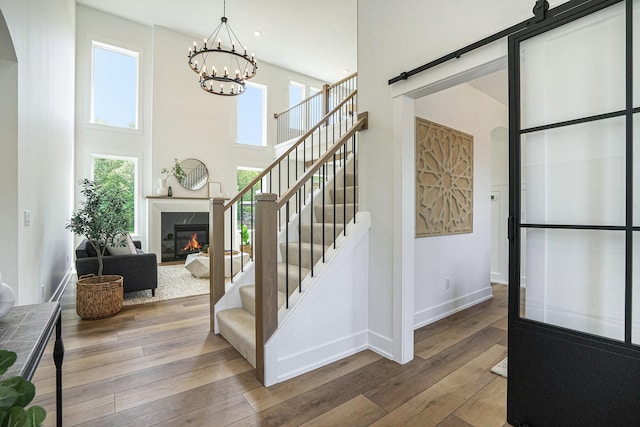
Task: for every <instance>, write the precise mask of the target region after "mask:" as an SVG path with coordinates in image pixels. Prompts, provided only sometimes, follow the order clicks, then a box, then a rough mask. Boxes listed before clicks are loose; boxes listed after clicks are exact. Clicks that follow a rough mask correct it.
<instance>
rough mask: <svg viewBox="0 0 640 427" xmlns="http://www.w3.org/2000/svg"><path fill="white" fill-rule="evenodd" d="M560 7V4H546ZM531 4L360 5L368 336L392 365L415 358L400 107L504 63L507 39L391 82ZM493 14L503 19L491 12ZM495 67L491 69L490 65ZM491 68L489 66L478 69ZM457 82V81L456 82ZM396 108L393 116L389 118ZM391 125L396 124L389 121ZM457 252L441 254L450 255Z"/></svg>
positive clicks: (403, 1) (508, 21)
mask: <svg viewBox="0 0 640 427" xmlns="http://www.w3.org/2000/svg"><path fill="white" fill-rule="evenodd" d="M550 3H551V6H552V7H553V6H556V5H557V4H559V3H562V1H552V2H550ZM533 4H534V3H533V2H529V1H517V2H516V1H509V2H505V1H500V0H489V1H488V2H478V1H475V0H457V1H455V2H443V1H437V0H425V1H421V2H416V1H412V0H398V1H394V2H388V1H384V0H359V1H358V92H359V96H358V98H359V99H358V103H359V105H358V109H359V110H361V111H368V112H369V123H370V126H369V130H367V131H366V132H362V133H361V135H360V142H361V144H360V147H361V149H360V156H361V157H360V160H361V164H360V172H361V174H362V177H361V182H366V185H363V186H362V190H361V195H362V197H361V203H362V209H364V210H366V211H369V212H371V217H372V226H371V270H370V274H369V277H370V278H371V280H370V288H369V289H370V295H369V313H370V324H369V325H370V330H371V333H372V335H375V336H376V337H378V341H379V342H380V343H381V345H386V346H387V347H388V348H389V349H390V350H391V351H392V353H393V357H394V359H395V360H398V361H406V360H409V359H410V358H411V357H412V354H413V347H412V340H413V338H412V335H411V332H410V331H411V330H412V328H413V308H414V307H413V295H412V292H410V291H409V290H410V289H413V278H412V277H411V274H412V273H411V272H412V271H413V270H412V269H413V266H411V265H409V263H411V262H412V261H413V260H414V253H413V249H412V244H411V242H409V241H407V239H406V238H405V236H408V235H410V233H411V232H412V230H407V229H406V228H407V226H408V224H407V222H406V221H407V219H406V218H408V216H409V214H407V213H405V212H404V211H403V209H402V206H403V200H404V198H405V197H404V195H403V180H402V168H403V165H404V163H403V159H404V157H405V156H408V155H410V152H409V150H412V149H413V148H412V146H411V145H410V144H405V145H403V135H405V134H406V133H407V129H403V126H402V124H401V123H402V118H403V117H402V114H401V113H402V111H400V110H403V109H405V107H406V109H407V110H411V108H410V107H411V106H410V105H406V104H407V102H404V101H403V100H402V98H406V96H405V95H411V96H412V97H414V98H415V97H416V96H417V94H416V93H414V91H418V90H423V91H425V92H427V93H429V92H431V93H432V92H434V91H436V89H438V88H439V89H442V88H445V87H450V86H452V85H455V84H457V83H459V82H460V81H465V80H466V79H468V78H469V77H470V76H468V75H466V74H464V73H467V72H468V71H469V70H471V71H473V70H476V69H477V68H478V67H481V66H482V65H483V64H487V63H490V64H493V65H494V66H500V65H501V64H500V60H501V59H502V61H503V62H502V66H504V60H503V58H504V56H505V55H506V42H504V41H501V42H497V43H493V44H492V45H489V46H487V47H485V48H482V49H481V50H478V51H475V52H474V53H470V54H467V55H464V56H462V57H461V58H460V59H458V60H455V61H450V62H448V63H447V64H443V65H442V66H439V67H436V68H434V69H432V70H430V71H427V72H424V73H421V74H419V75H416V76H414V77H411V78H409V79H408V80H407V81H406V82H401V83H398V84H395V85H393V86H391V87H390V86H389V85H388V83H387V82H388V80H389V79H390V78H393V77H395V76H397V75H399V74H400V73H401V72H403V71H406V70H410V69H413V68H415V67H417V66H420V65H422V64H424V63H426V62H429V61H431V60H433V59H436V58H438V57H439V56H441V55H444V54H447V53H449V52H450V51H452V50H454V49H457V48H460V47H463V46H465V45H467V44H470V43H473V42H475V41H477V40H480V39H482V38H483V37H486V36H487V35H490V34H493V33H495V32H496V31H499V30H502V29H504V28H507V27H509V26H510V25H513V24H515V23H517V22H520V21H522V20H524V19H527V18H529V17H531V16H532V12H531V10H532V8H533ZM497 11H499V13H497ZM494 69H495V68H494ZM484 71H487V70H484ZM456 80H457V81H456ZM394 112H399V113H398V117H394ZM394 123H395V125H394ZM455 257H456V254H446V258H447V259H448V258H455ZM421 262H423V263H424V268H425V269H429V268H437V264H438V263H440V262H442V257H440V258H436V259H425V260H422V261H421Z"/></svg>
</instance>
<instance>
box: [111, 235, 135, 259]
mask: <svg viewBox="0 0 640 427" xmlns="http://www.w3.org/2000/svg"><path fill="white" fill-rule="evenodd" d="M114 242H115V244H114V243H109V244H107V250H108V251H109V254H111V255H131V254H137V253H138V252H137V251H136V247H135V245H134V244H133V239H132V238H131V235H129V233H123V234H120V235H118V236H117V237H116V238H115V239H114ZM132 248H133V249H132Z"/></svg>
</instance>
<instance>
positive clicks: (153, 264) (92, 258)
mask: <svg viewBox="0 0 640 427" xmlns="http://www.w3.org/2000/svg"><path fill="white" fill-rule="evenodd" d="M133 243H134V244H135V245H136V248H137V250H138V253H137V254H135V255H134V254H129V255H108V251H107V252H105V256H104V258H103V265H104V268H103V271H102V274H117V275H120V276H122V277H123V278H124V280H123V286H124V291H125V292H132V291H141V290H145V289H150V290H151V295H153V296H155V294H156V288H157V287H158V260H157V259H156V254H152V253H144V252H142V251H141V250H140V249H141V247H142V246H141V244H140V242H139V241H134V242H133ZM76 271H77V273H78V277H80V276H84V275H85V274H98V257H97V254H96V251H95V249H94V248H93V246H92V245H90V244H88V241H87V239H85V240H83V241H82V242H81V243H80V245H78V247H77V248H76Z"/></svg>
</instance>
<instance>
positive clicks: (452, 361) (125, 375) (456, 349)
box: [34, 285, 508, 427]
mask: <svg viewBox="0 0 640 427" xmlns="http://www.w3.org/2000/svg"><path fill="white" fill-rule="evenodd" d="M493 292H494V298H493V299H492V300H490V301H486V302H484V303H482V304H479V305H477V306H474V307H472V308H469V309H467V310H465V311H462V312H460V313H457V314H455V315H453V316H450V317H448V318H446V319H443V320H441V321H439V322H437V323H434V324H431V325H428V326H425V327H424V328H421V329H419V330H417V331H415V358H414V360H413V361H411V362H410V363H407V364H406V365H399V364H397V363H395V362H392V361H389V360H387V359H385V358H383V357H381V356H379V355H377V354H375V353H373V352H371V351H363V352H361V353H358V354H356V355H353V356H351V357H348V358H346V359H343V360H340V361H338V362H335V363H333V364H331V365H329V366H325V367H323V368H320V369H318V370H316V371H313V372H311V373H308V374H305V375H303V376H300V377H297V378H294V379H291V380H289V381H287V382H284V383H281V384H278V385H275V386H273V387H270V388H264V387H262V386H261V385H260V384H259V383H258V382H257V381H256V379H255V375H254V370H253V368H252V367H251V365H250V364H249V363H248V362H247V361H245V360H244V359H243V358H242V357H241V356H240V354H239V353H238V352H237V351H236V350H235V349H234V348H232V347H231V346H230V345H229V344H228V343H227V342H226V340H225V339H224V338H222V337H220V336H216V335H213V334H211V333H209V330H208V325H209V317H208V316H209V313H208V302H209V297H208V296H207V295H205V296H199V297H191V298H184V299H179V300H170V301H164V302H159V303H154V304H145V305H139V306H133V307H125V308H124V309H123V310H122V311H121V312H120V313H118V314H117V315H116V316H114V317H112V318H109V319H104V320H95V321H84V320H81V319H80V318H79V317H78V316H77V315H76V313H75V294H74V290H73V289H72V288H71V289H69V290H68V291H67V292H65V295H64V297H63V301H62V304H63V339H64V344H65V349H66V353H65V356H64V364H63V384H64V392H63V400H64V411H63V412H64V425H65V426H92V427H93V426H191V425H193V426H234V427H239V426H300V425H303V426H394V427H395V426H405V425H406V426H421V427H422V426H440V427H456V426H457V427H469V426H482V427H484V426H486V427H492V426H497V427H501V426H507V425H508V424H506V422H505V419H506V380H505V379H504V378H502V377H499V376H497V375H494V374H492V373H491V372H490V369H491V367H492V366H493V365H495V364H496V363H497V362H499V361H500V360H501V359H502V358H503V357H504V356H505V355H506V340H507V331H506V325H507V323H506V317H507V288H506V286H502V285H494V286H493ZM34 383H35V385H36V390H37V396H36V399H35V402H34V403H36V404H39V405H42V406H44V407H45V409H46V410H47V412H48V416H47V420H46V422H45V426H53V425H55V370H54V366H53V361H52V343H50V345H49V347H48V349H47V352H46V353H45V355H44V356H43V359H42V362H41V363H40V366H39V367H38V369H37V371H36V373H35V376H34Z"/></svg>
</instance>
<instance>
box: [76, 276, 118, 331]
mask: <svg viewBox="0 0 640 427" xmlns="http://www.w3.org/2000/svg"><path fill="white" fill-rule="evenodd" d="M122 280H123V278H122V276H115V275H103V276H102V280H100V279H99V278H98V276H94V275H93V274H91V275H86V276H81V277H80V278H79V279H78V284H77V289H76V313H78V316H80V317H81V318H83V319H85V320H96V319H104V318H105V317H109V316H113V315H114V314H116V313H117V312H119V311H120V310H122V295H123V293H124V290H123V287H122Z"/></svg>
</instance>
